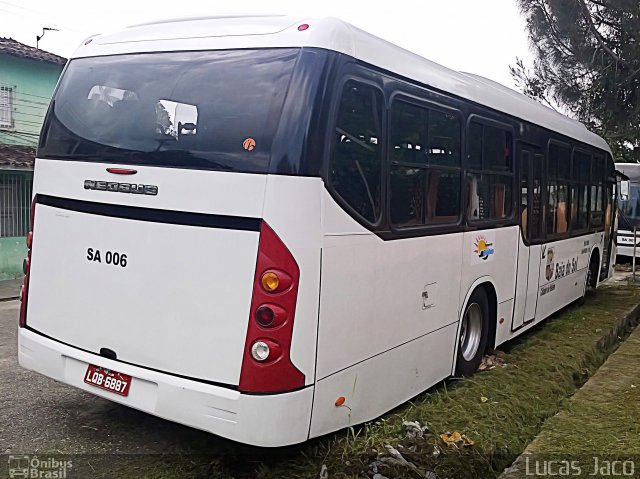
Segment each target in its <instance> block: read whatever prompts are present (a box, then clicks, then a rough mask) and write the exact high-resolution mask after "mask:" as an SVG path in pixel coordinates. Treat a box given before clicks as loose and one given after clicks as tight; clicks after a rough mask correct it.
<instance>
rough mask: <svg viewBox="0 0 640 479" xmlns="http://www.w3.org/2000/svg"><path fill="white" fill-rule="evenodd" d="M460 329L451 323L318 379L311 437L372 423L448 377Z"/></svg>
mask: <svg viewBox="0 0 640 479" xmlns="http://www.w3.org/2000/svg"><path fill="white" fill-rule="evenodd" d="M456 331H457V324H450V325H449V326H446V327H444V328H442V329H439V330H438V331H435V332H433V333H431V334H427V335H424V336H422V337H420V338H418V339H416V340H414V341H411V342H409V343H406V344H403V345H401V346H399V347H397V348H394V349H392V350H390V351H387V352H385V353H384V354H380V355H378V356H374V357H372V358H370V359H368V360H366V361H364V362H361V363H359V364H356V365H354V366H352V367H350V368H348V369H345V370H343V371H340V372H337V373H336V374H333V375H331V376H329V377H327V378H324V379H322V380H320V381H318V383H317V384H316V391H315V396H314V402H313V415H312V420H311V434H310V437H316V436H320V435H322V434H326V433H328V432H331V431H335V430H337V429H341V428H344V427H347V426H350V425H355V424H360V423H362V422H365V421H369V420H371V419H374V418H376V417H378V416H380V415H382V414H384V413H385V412H387V411H389V410H390V409H393V408H394V407H396V406H398V405H400V404H402V403H404V402H406V401H408V400H410V399H411V398H412V397H414V396H416V395H417V394H419V393H421V392H422V391H424V390H426V389H427V388H429V387H430V386H433V385H434V384H436V383H437V382H438V381H441V380H442V379H444V378H446V377H447V376H449V374H450V372H451V363H450V362H449V360H448V358H449V357H450V356H451V348H452V347H453V344H454V342H455V336H456ZM341 396H342V397H344V398H345V402H344V405H343V406H342V407H336V399H337V398H339V397H341Z"/></svg>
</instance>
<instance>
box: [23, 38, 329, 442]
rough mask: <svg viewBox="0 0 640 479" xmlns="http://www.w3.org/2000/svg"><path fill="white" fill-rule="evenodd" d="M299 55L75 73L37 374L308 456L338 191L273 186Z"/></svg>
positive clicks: (49, 227)
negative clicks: (326, 216)
mask: <svg viewBox="0 0 640 479" xmlns="http://www.w3.org/2000/svg"><path fill="white" fill-rule="evenodd" d="M300 55H301V50H300V49H295V48H281V49H253V50H252V49H245V50H219V51H192V52H162V53H139V54H138V53H129V54H123V55H111V56H97V57H87V58H77V59H74V60H71V62H70V63H69V65H68V66H67V68H66V70H65V73H64V74H63V78H62V79H61V82H60V85H59V87H58V89H57V92H56V94H55V96H54V99H53V101H52V104H51V108H50V111H49V113H48V115H47V119H46V122H45V125H44V127H43V131H42V136H41V141H40V145H39V151H38V158H37V160H36V170H35V181H34V200H33V208H32V232H31V233H30V234H29V253H28V258H27V261H26V262H25V270H26V271H25V272H26V277H25V285H24V288H23V293H22V294H23V298H22V310H21V315H20V333H19V361H20V364H21V365H22V366H24V367H26V368H28V369H32V370H34V371H37V372H40V373H42V374H45V375H47V376H50V377H52V378H54V379H56V380H58V381H62V382H65V383H68V384H70V385H73V386H76V387H78V388H81V389H84V390H86V391H89V392H91V393H93V394H96V395H98V396H102V397H104V398H107V399H110V400H112V401H116V402H120V403H122V404H125V405H128V406H131V407H134V408H137V409H140V410H143V411H147V412H150V413H152V414H155V415H157V416H160V417H164V418H167V419H170V420H173V421H176V422H180V423H183V424H187V425H190V426H193V427H196V428H199V429H203V430H207V431H211V432H213V433H216V434H219V435H222V436H225V437H228V438H231V439H234V440H238V441H242V442H246V443H250V444H256V445H262V446H276V445H282V444H290V443H295V442H301V441H304V440H306V439H307V437H308V431H309V421H310V414H311V406H312V389H313V387H312V385H313V380H314V378H313V371H314V359H315V344H316V341H315V332H316V330H317V298H318V288H319V284H318V282H319V262H320V260H319V256H320V247H319V245H320V231H319V225H317V224H315V222H318V223H319V218H320V213H319V198H320V192H321V180H320V179H319V178H302V177H296V176H283V175H270V174H269V167H270V162H271V155H272V151H273V149H274V148H276V146H277V145H276V141H277V140H274V138H276V137H277V135H278V128H279V127H280V126H281V123H282V122H281V121H280V119H281V118H282V116H283V115H284V114H285V113H283V111H284V110H285V109H286V108H287V107H286V104H287V101H286V100H287V92H288V91H289V88H290V85H291V84H292V78H293V77H294V72H295V70H296V64H297V62H298V61H299V57H300ZM277 147H278V148H279V150H282V148H283V147H281V146H277ZM302 220H304V221H302Z"/></svg>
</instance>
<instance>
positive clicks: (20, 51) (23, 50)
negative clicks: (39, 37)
mask: <svg viewBox="0 0 640 479" xmlns="http://www.w3.org/2000/svg"><path fill="white" fill-rule="evenodd" d="M2 53H4V54H6V55H12V56H14V57H20V58H29V59H31V60H38V61H42V62H47V63H54V64H56V65H64V64H65V63H66V62H67V59H66V58H64V57H61V56H58V55H55V54H53V53H49V52H46V51H44V50H40V49H39V48H33V47H30V46H29V45H25V44H24V43H20V42H19V41H17V40H14V39H13V38H3V37H0V54H2Z"/></svg>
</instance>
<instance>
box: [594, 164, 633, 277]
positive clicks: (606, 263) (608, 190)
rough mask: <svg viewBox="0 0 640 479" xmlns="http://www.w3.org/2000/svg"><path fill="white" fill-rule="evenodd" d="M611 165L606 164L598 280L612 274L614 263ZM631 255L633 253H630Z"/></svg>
mask: <svg viewBox="0 0 640 479" xmlns="http://www.w3.org/2000/svg"><path fill="white" fill-rule="evenodd" d="M611 168H613V165H610V164H609V163H608V162H607V173H608V174H607V179H606V182H605V195H606V196H605V198H606V200H607V203H606V204H605V215H604V244H603V250H602V269H601V271H600V280H601V281H602V280H604V279H606V278H608V277H609V275H610V274H611V273H612V269H611V263H612V260H613V262H615V248H614V246H613V245H614V241H615V234H616V229H617V226H616V225H617V221H616V220H617V213H618V208H617V205H618V202H617V197H618V192H617V191H616V185H617V181H616V178H615V171H613V170H612V169H611ZM631 254H633V253H631Z"/></svg>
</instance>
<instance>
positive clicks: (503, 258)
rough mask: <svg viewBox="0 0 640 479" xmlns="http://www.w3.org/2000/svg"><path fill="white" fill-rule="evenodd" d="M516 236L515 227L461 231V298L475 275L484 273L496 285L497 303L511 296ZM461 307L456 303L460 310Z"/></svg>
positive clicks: (513, 284)
mask: <svg viewBox="0 0 640 479" xmlns="http://www.w3.org/2000/svg"><path fill="white" fill-rule="evenodd" d="M519 238H520V230H519V227H518V226H512V227H506V228H497V229H490V230H480V231H470V232H467V233H465V234H464V252H463V254H462V256H463V257H464V263H463V264H464V271H463V274H462V282H461V284H460V287H461V294H462V295H463V297H464V296H466V295H467V294H468V293H470V292H471V291H470V289H471V286H472V285H473V284H474V283H476V282H477V280H478V279H479V278H481V277H483V276H487V277H490V278H491V280H492V282H493V284H494V287H495V288H496V296H497V300H498V304H500V303H503V302H505V301H509V300H511V299H513V297H514V294H515V284H516V265H517V260H518V240H519ZM464 307H465V305H464V304H461V305H460V309H461V310H462V308H464ZM498 319H499V318H498ZM510 320H511V318H508V317H507V318H505V323H511V321H510Z"/></svg>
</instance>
